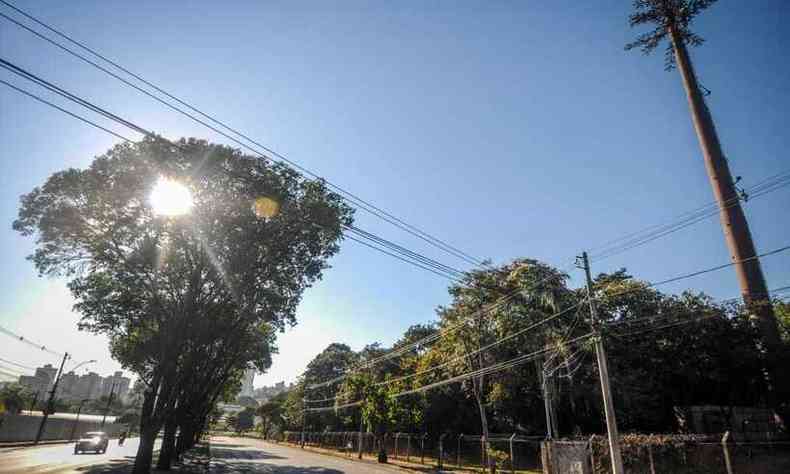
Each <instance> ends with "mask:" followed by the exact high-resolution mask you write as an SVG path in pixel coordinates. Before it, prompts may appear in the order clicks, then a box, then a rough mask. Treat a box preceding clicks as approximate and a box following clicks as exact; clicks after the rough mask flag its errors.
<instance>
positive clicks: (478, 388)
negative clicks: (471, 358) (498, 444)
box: [473, 377, 495, 472]
mask: <svg viewBox="0 0 790 474" xmlns="http://www.w3.org/2000/svg"><path fill="white" fill-rule="evenodd" d="M473 389H474V394H475V401H476V402H477V409H478V411H479V412H480V428H481V431H482V436H483V448H484V450H483V459H481V460H480V462H481V464H483V466H488V468H489V469H490V470H491V472H494V469H495V466H494V464H493V463H492V462H491V461H492V460H491V459H490V457H489V456H488V450H489V447H490V446H489V443H488V416H487V415H486V408H485V405H484V403H483V394H482V393H481V392H482V391H483V377H480V379H479V381H474V382H473Z"/></svg>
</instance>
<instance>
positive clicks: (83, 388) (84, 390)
mask: <svg viewBox="0 0 790 474" xmlns="http://www.w3.org/2000/svg"><path fill="white" fill-rule="evenodd" d="M103 382H104V380H103V379H102V377H101V376H100V375H99V374H97V373H96V372H90V373H88V374H85V375H83V376H81V377H80V378H79V381H78V382H77V390H75V393H74V394H75V395H76V396H75V397H74V398H75V399H83V398H89V399H96V398H99V396H101V391H102V388H103Z"/></svg>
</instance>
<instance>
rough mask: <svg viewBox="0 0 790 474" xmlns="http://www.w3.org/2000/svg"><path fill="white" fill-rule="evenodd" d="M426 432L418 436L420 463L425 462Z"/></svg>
mask: <svg viewBox="0 0 790 474" xmlns="http://www.w3.org/2000/svg"><path fill="white" fill-rule="evenodd" d="M427 436H428V433H423V434H422V436H421V437H420V464H425V438H426V437H427Z"/></svg>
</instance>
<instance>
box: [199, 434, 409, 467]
mask: <svg viewBox="0 0 790 474" xmlns="http://www.w3.org/2000/svg"><path fill="white" fill-rule="evenodd" d="M210 472H211V474H215V473H222V474H235V473H277V474H297V473H306V474H374V473H388V472H389V473H395V472H398V473H401V474H402V473H403V472H404V471H403V470H402V469H399V468H396V467H391V466H386V465H382V464H373V463H368V462H360V461H355V460H350V459H348V460H347V459H343V458H340V457H335V456H330V455H326V454H316V453H313V452H310V451H307V450H302V449H299V448H292V447H289V446H282V445H278V444H273V443H268V442H265V441H261V440H256V439H249V438H228V437H213V438H212V439H211V471H210Z"/></svg>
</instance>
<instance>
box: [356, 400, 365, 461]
mask: <svg viewBox="0 0 790 474" xmlns="http://www.w3.org/2000/svg"><path fill="white" fill-rule="evenodd" d="M364 421H365V420H364V418H363V416H362V405H360V406H359V446H358V448H359V449H358V450H357V451H359V452H358V453H357V459H362V442H363V441H364V437H363V436H362V427H363V426H364Z"/></svg>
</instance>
